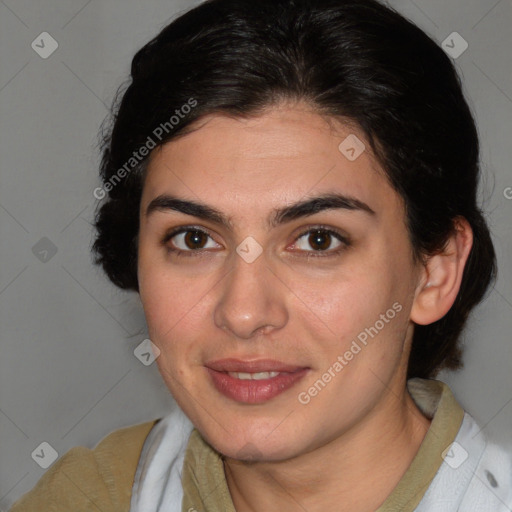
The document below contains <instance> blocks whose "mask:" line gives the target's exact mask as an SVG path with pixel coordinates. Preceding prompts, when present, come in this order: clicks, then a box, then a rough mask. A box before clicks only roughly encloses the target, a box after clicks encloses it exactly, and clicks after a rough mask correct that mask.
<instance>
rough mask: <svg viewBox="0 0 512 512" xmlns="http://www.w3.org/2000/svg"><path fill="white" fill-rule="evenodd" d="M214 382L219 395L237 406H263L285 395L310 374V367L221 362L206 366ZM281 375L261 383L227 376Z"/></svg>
mask: <svg viewBox="0 0 512 512" xmlns="http://www.w3.org/2000/svg"><path fill="white" fill-rule="evenodd" d="M205 367H206V370H207V371H208V374H209V375H210V378H211V381H212V383H213V385H214V386H215V388H216V389H217V391H219V392H220V393H221V394H223V395H224V396H225V397H227V398H230V399H231V400H234V401H235V402H239V403H244V404H262V403H264V402H267V401H268V400H270V399H272V398H274V397H276V396H278V395H280V394H281V393H284V392H285V391H287V390H288V389H290V388H291V387H293V386H294V385H295V384H297V383H298V382H299V381H300V380H302V379H303V378H304V376H305V375H306V374H307V373H308V372H309V368H308V367H302V366H296V365H289V364H285V363H282V362H280V361H275V360H271V359H260V360H253V361H241V360H239V359H221V360H218V361H213V362H209V363H207V364H205ZM271 371H274V372H280V374H279V375H277V376H275V377H272V378H269V379H261V380H243V379H237V378H236V377H232V376H231V375H229V374H228V373H227V372H239V373H259V372H271Z"/></svg>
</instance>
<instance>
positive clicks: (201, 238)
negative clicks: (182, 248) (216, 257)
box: [183, 231, 208, 249]
mask: <svg viewBox="0 0 512 512" xmlns="http://www.w3.org/2000/svg"><path fill="white" fill-rule="evenodd" d="M207 238H208V235H206V233H203V232H202V231H187V232H186V233H185V236H184V237H183V241H184V242H185V244H186V246H187V247H188V248H189V249H202V248H203V247H204V245H205V244H206V241H207Z"/></svg>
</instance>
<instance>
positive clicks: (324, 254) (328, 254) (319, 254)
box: [161, 225, 351, 258]
mask: <svg viewBox="0 0 512 512" xmlns="http://www.w3.org/2000/svg"><path fill="white" fill-rule="evenodd" d="M189 231H197V232H199V233H203V234H205V235H206V236H208V237H210V238H212V237H211V236H210V234H209V233H208V232H207V231H205V230H204V229H200V228H197V227H195V226H183V227H179V228H175V229H172V230H171V231H169V232H168V233H166V234H165V235H164V237H163V239H162V240H161V244H162V245H163V246H164V247H165V248H166V250H167V252H168V253H170V254H174V255H175V256H177V257H181V256H185V257H197V256H201V255H202V254H203V253H204V252H205V249H195V250H190V251H183V250H181V249H173V248H170V247H169V246H168V245H167V242H168V241H169V240H171V239H172V238H174V237H175V236H176V235H180V234H182V233H188V232H189ZM315 231H321V232H322V233H324V234H328V235H331V236H333V237H334V238H336V239H337V240H339V241H340V242H341V243H342V245H341V246H340V247H339V248H338V249H335V250H325V251H300V252H304V253H306V257H307V258H310V257H313V258H332V257H336V256H339V255H340V254H341V253H342V252H343V251H345V249H346V248H347V247H349V246H350V245H351V244H350V240H349V239H348V238H347V237H346V236H344V235H342V234H341V233H339V232H338V231H335V230H333V229H331V228H328V227H326V226H321V225H320V226H314V227H310V228H308V229H307V230H306V231H303V232H302V233H300V234H299V235H297V237H296V238H295V240H294V244H295V243H296V242H297V240H299V239H300V238H302V237H303V236H305V235H309V234H311V233H314V232H315Z"/></svg>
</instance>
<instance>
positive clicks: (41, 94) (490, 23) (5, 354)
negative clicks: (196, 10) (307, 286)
mask: <svg viewBox="0 0 512 512" xmlns="http://www.w3.org/2000/svg"><path fill="white" fill-rule="evenodd" d="M255 1H257V0H255ZM196 3H198V2H191V1H187V0H180V1H177V0H172V1H164V0H146V1H144V2H137V1H135V0H123V1H121V0H108V1H102V2H100V1H99V0H89V1H87V0H67V1H63V0H61V1H57V0H47V1H45V2H36V1H35V0H0V38H1V49H0V58H1V67H0V112H1V114H0V116H1V132H0V133H1V138H0V151H1V155H2V158H1V164H0V165H1V184H2V186H1V189H0V227H1V249H0V258H1V263H2V266H1V274H0V315H1V316H0V322H1V329H0V334H1V337H2V339H1V344H0V350H1V358H0V433H1V440H0V509H7V508H8V507H9V506H10V505H11V504H12V503H13V501H14V500H16V499H17V498H18V497H19V496H20V495H21V494H23V493H24V492H26V491H27V490H29V489H30V488H31V487H32V486H33V485H34V484H35V483H36V481H37V480H38V479H39V478H40V477H41V476H42V475H43V473H44V472H45V469H42V468H41V467H39V466H38V465H37V464H36V462H35V461H34V460H33V459H32V457H31V454H32V452H33V451H34V450H35V449H36V448H37V447H38V446H39V445H40V443H42V442H43V441H45V442H48V443H49V444H50V445H51V446H52V447H53V448H54V449H55V450H56V451H57V452H58V454H59V455H63V454H64V453H65V452H66V451H67V450H69V449H70V448H71V447H73V446H76V445H83V446H88V447H93V446H95V445H96V444H97V443H98V442H99V441H100V439H102V438H103V437H104V436H105V435H107V434H108V433H109V432H111V431H112V430H115V429H117V428H120V427H123V426H126V425H132V424H135V423H141V422H144V421H149V420H151V419H153V418H157V417H159V416H162V415H164V414H166V413H167V412H168V409H169V407H172V404H173V401H172V399H171V398H170V396H169V394H168V392H167V389H166V387H165V385H164V384H163V381H162V380H161V378H160V375H159V374H158V371H157V369H156V364H155V363H154V364H152V365H150V366H145V365H143V364H142V363H141V362H140V361H139V360H138V359H137V358H136V357H135V356H134V354H133V351H134V349H135V347H137V346H138V345H139V344H140V343H141V341H142V340H144V339H145V337H146V335H145V334H146V326H145V322H144V317H143V313H142V308H141V306H140V302H139V299H138V295H136V294H134V293H125V292H122V291H119V290H117V289H116V288H114V287H113V286H112V285H111V284H109V282H108V281H107V279H106V277H104V275H103V274H102V273H101V271H100V269H99V268H97V267H95V266H94V265H93V264H92V261H91V256H90V245H91V243H92V240H93V238H92V237H93V232H92V228H91V222H92V218H93V212H94V208H95V205H96V199H95V198H94V197H93V190H94V188H95V187H97V186H98V185H99V184H100V183H99V178H98V177H97V167H98V162H99V156H98V152H97V149H96V147H95V144H96V141H97V135H96V134H97V132H98V129H99V126H100V124H101V122H102V121H103V119H104V117H105V115H106V113H107V109H106V106H109V105H110V102H111V100H112V98H113V95H114V92H115V90H116V88H117V87H118V85H120V84H121V83H122V82H123V81H124V80H125V79H126V78H127V76H128V72H129V66H130V62H131V58H132V57H133V55H134V53H135V51H136V50H138V49H139V48H140V47H141V46H142V45H143V44H144V43H145V42H147V41H148V40H149V39H150V38H152V37H153V36H154V35H156V33H157V32H158V31H159V30H160V29H161V28H163V26H164V25H165V24H167V22H168V21H169V20H170V19H171V18H173V17H174V16H175V15H176V14H177V13H178V12H181V11H183V10H186V9H187V8H189V7H192V6H193V5H195V4H196ZM390 4H391V5H392V6H394V7H396V8H397V9H398V10H399V11H400V12H402V13H403V14H405V15H406V16H407V17H409V18H410V19H412V20H413V21H414V22H416V23H417V24H418V25H419V26H420V27H422V28H423V29H424V30H425V31H426V32H427V33H428V34H430V35H431V36H432V37H433V38H434V39H435V40H436V41H438V42H439V43H440V44H441V42H442V41H443V40H445V39H446V38H447V36H449V34H451V33H452V32H454V31H456V32H458V33H460V34H461V35H462V37H463V38H464V39H465V40H466V41H467V42H468V44H469V47H468V49H467V50H466V51H465V52H464V53H463V54H462V55H460V56H459V57H457V58H456V59H455V60H456V63H457V66H458V68H459V70H460V72H461V74H462V75H463V80H464V84H465V90H466V94H467V97H468V101H469V103H470V105H471V107H472V109H473V110H474V112H475V114H476V118H477V122H478V126H479V131H480V134H481V138H482V165H483V172H484V180H483V183H482V185H483V186H482V190H481V197H482V200H483V205H484V208H485V210H486V211H487V212H489V221H490V225H491V229H492V232H493V238H494V242H495V244H496V250H497V253H498V259H499V265H500V274H499V279H498V281H497V285H496V287H495V289H494V290H493V291H491V292H490V294H489V296H488V298H487V299H486V301H485V302H484V303H483V304H482V305H481V306H479V307H478V308H477V310H476V311H475V312H474V314H473V317H472V319H471V322H470V323H469V325H468V328H467V329H466V347H467V348H466V354H465V361H466V366H465V369H464V370H463V371H461V372H459V373H454V374H445V373H443V374H442V375H440V376H439V377H438V378H439V379H440V380H444V381H445V382H447V383H448V384H449V385H450V386H451V387H452V389H453V391H454V393H455V395H456V396H457V398H458V399H459V401H460V402H461V404H462V405H463V406H464V407H465V408H466V410H468V411H469V412H470V413H471V414H472V415H473V416H474V417H475V418H476V420H477V421H478V422H479V423H480V425H481V426H483V427H484V430H485V432H486V433H487V434H488V435H489V436H490V437H492V438H494V439H496V440H498V441H500V442H503V443H510V442H511V431H512V429H511V426H512V372H511V371H510V367H511V362H512V343H511V335H510V332H511V330H512V320H511V318H512V272H511V270H512V265H511V261H512V223H511V222H510V220H511V218H512V189H510V188H508V187H512V172H511V169H510V162H512V144H511V142H512V141H511V133H512V77H511V74H512V36H511V30H510V27H511V26H512V0H500V1H497V0H414V1H413V0H397V1H392V2H390ZM44 31H46V32H49V33H50V34H51V36H52V37H53V38H55V40H56V41H57V42H58V45H59V46H58V48H57V50H56V51H55V52H54V53H53V54H52V55H51V56H49V57H48V58H47V59H43V58H41V57H40V56H39V54H38V53H36V51H34V49H32V47H31V43H32V41H33V40H35V39H36V38H37V37H38V36H39V34H41V33H42V32H44ZM405 44H407V41H404V45H405ZM46 48H48V46H46ZM506 196H508V197H509V199H507V197H506ZM41 239H43V240H42V241H41ZM34 247H35V248H34ZM45 250H46V251H47V252H46V253H44V252H43V251H45ZM55 250H56V251H57V252H56V253H55V254H53V252H55Z"/></svg>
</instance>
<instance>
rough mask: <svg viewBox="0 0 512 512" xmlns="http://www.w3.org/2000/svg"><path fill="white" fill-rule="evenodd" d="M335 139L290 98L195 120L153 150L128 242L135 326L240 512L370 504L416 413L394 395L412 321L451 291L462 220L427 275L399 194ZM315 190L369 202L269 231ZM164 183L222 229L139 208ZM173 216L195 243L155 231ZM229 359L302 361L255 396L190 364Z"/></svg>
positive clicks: (434, 311)
mask: <svg viewBox="0 0 512 512" xmlns="http://www.w3.org/2000/svg"><path fill="white" fill-rule="evenodd" d="M349 134H356V135H357V137H358V138H359V139H360V140H363V141H364V136H363V135H362V133H361V132H360V130H358V129H357V127H354V126H350V125H349V124H347V123H342V122H341V121H337V120H334V119H332V118H331V119H329V118H325V117H321V116H320V115H318V114H317V113H315V112H314V111H313V110H312V109H311V108H310V107H308V106H307V105H304V104H293V105H291V104H286V105H281V106H279V107H273V108H272V109H268V110H267V111H266V112H265V113H264V114H262V115H259V116H257V117H252V118H249V119H234V118H231V117H227V116H223V115H210V116H207V117H205V118H203V119H202V121H201V122H200V123H198V124H197V126H196V130H195V131H192V132H191V133H189V134H188V135H185V136H184V137H182V138H178V139H175V140H172V141H170V142H169V143H167V144H165V145H164V146H163V147H161V148H157V149H155V150H154V151H153V152H152V154H151V158H150V163H149V166H148V170H147V175H146V178H145V182H144V187H143V194H142V200H141V209H140V232H139V252H138V278H139V286H140V296H141V300H142V303H143V307H144V311H145V315H146V320H147V324H148V328H149V336H150V338H151V340H152V342H153V343H154V344H155V345H156V346H158V348H159V349H160V351H161V354H160V356H159V357H158V358H157V364H158V368H159V371H160V373H161V375H162V377H163V379H164V381H165V383H166V385H167V387H168V388H169V390H170V392H171V393H172V394H173V396H174V397H175V399H176V401H177V402H178V404H179V405H180V407H181V408H182V409H183V411H184V412H185V413H186V414H187V416H188V417H189V418H190V419H191V421H192V423H193V424H194V425H195V427H196V428H197V429H198V430H199V432H200V433H201V434H202V436H203V437H204V438H205V439H206V440H207V441H208V442H209V443H210V444H211V445H212V446H213V447H214V448H215V449H216V450H217V451H219V452H220V453H221V454H223V455H224V467H225V473H226V478H227V482H228V486H229V490H230V493H231V495H232V498H233V502H234V504H235V507H236V509H237V511H239V512H240V511H265V512H273V511H278V510H279V511H280V510H303V509H305V510H308V512H315V511H320V510H322V511H324V510H338V511H349V510H350V511H353V510H358V511H360V512H364V511H368V512H370V511H373V510H375V509H376V508H377V507H378V506H379V505H380V504H382V502H383V501H384V500H385V499H386V497H387V496H388V495H389V494H390V492H391V491H392V489H393V488H394V487H395V485H396V484H397V483H398V481H399V480H400V478H401V477H402V475H403V474H404V472H405V471H406V469H407V467H408V466H409V465H410V463H411V461H412V459H413V458H414V455H415V454H416V453H417V451H418V448H419V446H420V444H421V442H422V440H423V438H424V436H425V434H426V432H427V430H428V428H429V425H430V420H429V419H428V418H426V417H425V416H423V415H422V413H421V412H420V410H419V409H418V408H417V406H416V405H415V403H414V401H413V400H412V398H411V397H410V395H409V394H408V392H407V389H406V368H407V361H408V356H409V351H410V343H411V340H412V334H413V325H414V322H415V321H416V322H417V323H429V322H430V321H433V320H432V318H434V319H437V318H441V316H443V315H444V313H445V312H446V311H447V310H448V309H449V307H450V306H451V303H453V300H454V299H455V296H456V292H457V291H458V287H459V285H460V274H461V268H463V265H464V261H465V259H464V258H465V255H466V256H467V252H468V251H469V247H470V245H471V237H470V233H469V232H468V229H469V228H467V226H466V225H465V224H464V223H463V222H462V223H461V229H460V230H459V231H460V233H461V235H460V236H459V238H458V239H455V242H454V245H453V249H454V250H453V251H452V253H451V256H450V257H446V258H445V259H444V260H441V259H439V260H437V261H434V265H433V266H432V269H433V270H432V272H429V271H428V268H425V267H424V266H423V265H420V264H418V263H416V262H415V261H414V259H413V257H412V248H411V244H410V241H409V237H408V233H407V230H406V226H405V212H404V207H403V202H402V200H401V198H400V197H399V195H398V194H397V193H396V192H395V191H394V190H393V189H392V188H391V186H390V185H389V183H388V182H387V179H386V177H385V175H384V174H383V172H382V169H381V168H380V167H379V165H378V163H377V162H376V160H375V159H374V158H373V156H372V154H371V152H370V150H369V145H368V144H367V145H366V148H367V149H366V150H365V151H364V152H363V153H362V154H361V155H360V156H359V157H358V158H357V159H356V160H355V161H349V160H348V159H347V158H345V157H344V156H343V154H342V153H341V152H340V150H339V149H338V146H339V144H340V143H341V142H342V141H343V140H344V139H345V138H346V137H347V136H348V135H349ZM327 192H337V193H341V194H344V195H348V196H351V197H354V198H357V199H358V200H360V201H363V202H364V203H366V204H367V205H368V206H370V207H371V209H372V210H373V211H374V212H375V213H374V214H373V215H372V214H368V213H367V212H364V211H361V210H347V209H331V210H325V211H321V212H318V213H316V214H314V215H311V216H308V217H303V218H298V219H295V220H292V221H290V222H288V223H285V224H283V225H279V226H277V227H274V228H269V227H268V226H267V224H266V222H267V219H268V218H269V217H270V216H271V214H272V211H273V209H275V208H280V207H283V206H285V205H287V204H290V203H294V202H297V201H299V200H303V199H304V198H306V197H312V196H315V195H319V194H323V193H327ZM164 193H170V194H172V195H173V196H176V197H179V198H181V199H186V200H193V201H197V202H201V203H204V204H207V205H209V206H211V207H214V208H216V209H217V210H220V211H221V212H223V213H224V214H225V215H226V216H227V217H228V218H229V219H230V221H231V222H232V229H228V228H227V227H226V226H223V225H220V224H217V223H215V222H212V221H206V220H203V219H199V218H197V217H193V216H190V215H187V214H184V213H182V212H177V211H174V210H161V211H158V210H156V211H153V212H152V213H151V214H150V215H146V213H145V212H146V208H147V206H148V204H149V203H150V202H151V200H152V199H154V198H155V197H157V196H158V195H160V194H164ZM319 225H323V226H326V227H328V228H331V229H334V230H337V231H339V232H340V233H342V234H343V235H344V236H345V237H348V239H349V240H350V244H349V245H347V246H345V245H344V244H341V243H340V242H339V241H337V239H336V238H334V237H333V238H330V237H329V236H327V243H326V245H327V247H328V249H327V252H323V253H322V254H328V252H329V251H330V253H331V254H334V251H335V250H336V249H338V248H340V247H343V250H342V251H341V252H340V253H339V254H338V255H334V256H330V257H322V256H317V257H315V254H318V253H319V251H318V250H316V251H315V247H316V246H315V245H314V241H313V242H312V241H311V237H309V238H308V236H309V235H307V234H306V235H304V236H301V238H298V237H299V235H302V233H304V232H306V231H307V230H308V229H310V228H315V227H317V226H319ZM180 226H192V227H195V228H200V229H201V230H203V231H205V232H206V234H207V235H208V236H206V235H205V236H204V239H201V238H200V242H199V243H197V242H196V245H194V241H193V240H192V243H190V242H189V243H188V245H187V243H186V240H185V239H184V237H183V235H178V236H176V237H174V238H173V239H171V240H169V241H167V242H166V243H165V244H163V243H162V242H161V240H162V239H163V237H164V234H165V233H166V231H168V230H169V229H170V228H175V227H180ZM248 236H251V237H253V238H254V239H255V240H256V241H257V242H258V244H259V245H260V246H261V248H262V250H263V252H262V253H261V255H260V256H259V257H258V258H257V259H256V260H255V261H254V262H252V263H247V262H246V261H245V260H244V259H243V258H241V257H240V256H239V255H238V253H237V252H236V248H237V246H239V244H240V243H241V242H242V241H243V240H244V239H245V238H246V237H248ZM210 237H211V238H210ZM201 240H202V241H201ZM457 240H458V241H457ZM329 241H330V242H331V243H330V245H329ZM197 246H199V247H204V248H203V249H202V250H201V251H198V250H197V249H195V248H194V247H197ZM169 248H179V249H181V250H182V251H187V250H188V251H189V252H188V253H187V254H190V253H191V252H193V251H195V254H194V255H191V256H187V255H183V256H178V255H176V253H172V252H168V249H169ZM199 252H201V254H200V255H198V254H199ZM459 252H462V253H463V254H462V256H460V255H459ZM394 303H399V304H400V305H401V306H402V308H401V311H400V312H399V313H397V314H396V316H395V317H394V318H393V319H392V320H390V321H389V322H388V323H386V324H385V327H384V328H382V329H381V330H380V331H379V333H378V335H377V336H375V337H373V338H370V339H369V341H368V344H367V345H366V346H364V347H363V348H362V350H361V351H360V352H359V353H358V354H357V355H355V356H354V357H353V359H352V360H351V361H349V362H348V364H347V365H346V366H344V368H343V370H342V371H341V372H339V373H337V374H336V377H334V378H332V380H331V381H330V382H329V383H328V384H327V385H326V386H325V387H324V388H323V389H322V390H321V392H319V393H318V394H317V395H316V396H314V397H312V398H311V400H310V401H309V403H307V404H302V403H300V402H299V400H298V395H299V393H300V392H304V391H307V390H308V388H309V387H310V386H312V385H313V384H314V383H315V381H317V380H318V379H319V378H321V377H322V375H323V374H324V373H325V372H326V371H327V370H328V368H329V367H332V365H333V363H335V361H336V360H337V358H338V356H340V355H343V354H344V353H345V352H346V351H347V350H348V349H349V347H350V345H351V343H352V341H353V340H354V339H356V337H357V335H358V334H359V333H361V332H362V331H364V330H365V328H368V327H370V326H374V325H375V323H376V321H377V320H379V318H380V315H381V314H383V313H385V312H386V311H387V310H389V309H390V308H391V307H392V305H393V304H394ZM443 311H444V312H443ZM227 357H235V358H239V359H244V360H253V359H264V358H270V359H277V360H279V361H282V362H285V363H289V364H294V365H298V366H307V367H309V372H308V374H307V375H306V376H305V378H304V379H303V380H302V381H301V382H299V383H298V384H296V385H295V386H294V387H292V388H291V389H289V390H287V391H285V392H284V393H281V394H280V395H278V396H277V397H274V398H272V399H271V400H269V401H267V402H265V403H263V404H250V405H249V404H241V403H238V402H235V401H233V400H231V399H229V398H227V397H225V396H224V395H222V394H221V393H219V392H218V391H217V390H216V388H215V387H214V386H213V384H212V382H211V380H210V378H209V375H208V374H207V372H206V370H205V367H204V364H205V362H207V361H213V360H217V359H222V358H227Z"/></svg>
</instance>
